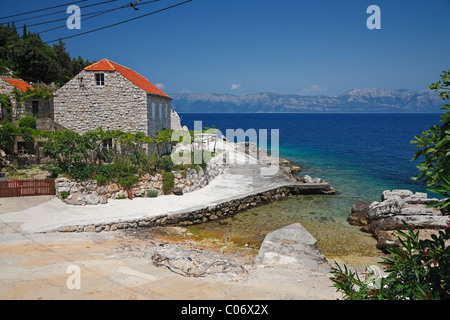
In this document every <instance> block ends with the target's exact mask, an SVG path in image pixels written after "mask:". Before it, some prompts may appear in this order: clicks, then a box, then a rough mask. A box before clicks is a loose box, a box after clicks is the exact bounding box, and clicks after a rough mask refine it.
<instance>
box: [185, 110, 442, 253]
mask: <svg viewBox="0 0 450 320" xmlns="http://www.w3.org/2000/svg"><path fill="white" fill-rule="evenodd" d="M180 117H181V122H182V124H183V125H187V126H188V127H189V129H193V128H194V121H202V125H203V127H213V126H214V127H215V128H217V129H219V130H221V131H222V133H224V134H225V131H226V129H239V128H240V129H243V130H247V129H250V128H253V129H256V130H258V129H268V131H269V132H270V129H279V143H280V146H279V152H280V156H281V157H283V158H287V159H289V160H292V161H294V162H296V163H297V164H298V165H299V166H301V167H302V168H303V171H302V172H301V173H300V175H304V174H308V175H311V176H313V177H320V178H322V179H324V180H326V181H328V182H330V183H331V185H332V186H333V187H334V188H335V189H336V190H337V191H338V194H337V195H336V196H333V197H328V196H326V197H323V196H313V197H311V196H298V197H295V199H289V200H286V201H280V202H279V203H278V202H277V203H274V204H270V205H268V206H267V207H265V208H264V209H261V208H259V209H252V210H249V211H250V213H249V214H247V216H248V219H252V221H255V219H256V218H255V217H259V218H258V219H259V220H261V221H259V220H258V222H257V223H256V226H255V230H245V231H244V233H248V232H253V233H252V235H254V239H255V242H256V243H257V242H258V241H262V239H263V238H264V235H265V234H267V232H270V231H271V230H272V229H273V230H274V229H276V228H278V227H282V226H284V225H286V224H289V223H291V222H296V221H299V222H301V223H302V224H304V225H305V227H306V225H308V224H309V223H312V225H310V228H308V227H307V229H308V230H309V231H310V232H311V233H312V234H313V235H314V236H315V237H316V238H317V239H318V242H319V247H320V245H321V243H322V245H323V246H324V244H325V242H326V241H329V242H330V243H327V245H326V246H324V248H323V249H324V251H326V252H328V253H329V254H330V255H332V256H336V255H346V254H350V253H352V252H353V253H354V254H357V249H355V248H353V249H349V250H350V252H342V250H337V249H336V250H334V249H332V248H330V246H333V244H332V242H333V241H334V246H340V244H338V243H337V242H336V241H338V240H336V239H334V240H333V239H331V238H330V237H328V236H325V235H326V234H330V230H328V231H327V230H325V231H324V230H323V229H324V228H325V229H326V228H331V229H333V230H334V231H335V232H337V233H342V232H344V233H345V232H347V231H348V230H347V229H345V230H342V229H340V228H346V227H348V223H347V221H346V219H347V217H348V215H349V214H350V210H351V207H352V205H353V204H354V203H356V202H357V201H359V200H364V201H379V199H380V196H381V192H382V191H383V190H386V189H390V190H392V189H410V190H412V191H421V192H426V191H425V190H424V188H423V187H420V186H419V185H418V184H417V183H415V182H413V181H412V180H411V177H413V176H415V175H417V173H418V170H417V168H416V165H418V164H419V163H418V161H414V162H413V161H411V159H412V157H413V153H414V150H415V149H414V145H412V144H411V143H410V141H411V140H413V139H414V135H417V134H421V132H422V131H425V130H428V129H429V128H430V127H431V126H432V125H434V124H438V123H439V120H440V115H439V114H229V113H224V114H194V113H182V114H180ZM430 196H435V195H433V194H430ZM266 211H267V212H266ZM274 212H277V214H274ZM248 219H245V214H243V215H242V216H241V214H238V215H236V216H235V217H233V218H230V220H229V221H228V222H226V221H225V222H226V223H224V222H223V221H222V224H220V226H219V225H217V228H220V229H221V230H224V232H225V233H227V232H228V233H230V234H233V235H235V236H236V237H238V235H237V234H238V231H237V230H238V229H239V227H242V228H244V227H243V225H244V224H248ZM267 221H269V222H267ZM240 223H241V224H242V226H239V225H240ZM259 223H260V224H261V225H260V226H259ZM252 224H254V223H252ZM206 225H208V224H206ZM269 225H270V227H269ZM202 228H214V225H211V226H206V227H205V226H203V227H202ZM227 228H230V230H228V231H227ZM236 228H237V229H236ZM336 228H337V229H336ZM335 229H336V230H335ZM314 230H316V231H314ZM352 230H354V228H353V229H352ZM358 232H360V231H359V230H358ZM314 233H315V234H314ZM324 237H325V238H324ZM348 237H351V235H350V234H349V235H348ZM348 237H347V238H348ZM319 238H320V239H319ZM329 238H330V239H329ZM341 240H342V239H341ZM355 241H360V239H359V240H356V239H355ZM341 242H342V241H341ZM345 243H346V244H342V246H343V248H342V249H344V247H345V246H348V242H345ZM325 247H326V248H325ZM352 250H353V251H352ZM355 250H356V251H355ZM338 251H339V252H338ZM344 251H345V250H344ZM361 254H362V253H361Z"/></svg>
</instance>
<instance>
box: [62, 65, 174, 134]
mask: <svg viewBox="0 0 450 320" xmlns="http://www.w3.org/2000/svg"><path fill="white" fill-rule="evenodd" d="M96 74H103V79H104V84H102V85H98V83H97V81H96V77H98V76H96ZM170 102H171V99H170V98H166V97H163V96H158V95H153V94H150V93H148V92H146V91H145V90H143V89H141V88H140V87H138V86H137V85H135V84H134V83H132V82H131V81H129V80H128V79H127V78H126V77H125V76H123V75H122V74H121V73H119V72H117V71H87V70H83V71H81V73H79V74H78V75H77V76H75V77H74V78H73V79H71V80H70V81H69V82H68V83H67V84H66V85H64V86H63V87H62V88H60V89H59V90H58V91H57V92H56V93H55V95H54V109H55V116H54V119H55V122H57V123H58V124H60V125H62V126H63V127H65V128H67V129H70V130H73V131H76V132H78V133H80V134H83V133H85V132H86V131H89V130H94V129H96V128H98V127H100V126H101V127H102V128H103V130H121V131H125V132H133V133H136V132H143V133H145V134H147V135H150V136H155V135H156V134H157V133H158V132H159V131H161V130H162V129H164V128H167V129H170V114H171V105H170Z"/></svg>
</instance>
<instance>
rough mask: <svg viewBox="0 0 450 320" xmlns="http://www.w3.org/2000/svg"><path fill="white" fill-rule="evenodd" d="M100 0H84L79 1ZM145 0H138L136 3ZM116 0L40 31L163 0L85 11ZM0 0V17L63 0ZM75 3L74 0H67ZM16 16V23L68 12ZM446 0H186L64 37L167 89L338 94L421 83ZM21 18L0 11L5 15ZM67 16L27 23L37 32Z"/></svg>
mask: <svg viewBox="0 0 450 320" xmlns="http://www.w3.org/2000/svg"><path fill="white" fill-rule="evenodd" d="M101 1H105V0H89V1H85V2H82V3H79V6H80V7H82V6H83V5H89V4H93V3H97V2H101ZM143 1H146V0H141V2H143ZM128 2H129V1H125V0H117V1H115V2H112V3H109V4H104V5H101V6H96V7H91V8H85V9H83V8H82V9H81V14H82V20H81V30H69V29H67V28H62V29H58V30H56V31H52V32H48V33H45V34H41V37H42V39H43V40H45V41H51V40H55V39H57V38H58V37H66V36H71V35H75V34H77V33H81V32H86V31H89V30H92V29H95V28H98V27H102V26H106V25H110V24H113V23H116V22H119V21H123V20H126V19H129V18H132V17H137V16H139V15H142V14H145V13H148V12H151V11H153V10H158V9H161V8H164V7H167V6H170V5H173V4H176V3H179V2H182V0H180V1H173V0H162V1H159V2H156V3H152V4H148V5H143V6H141V7H140V10H139V11H134V10H132V8H126V9H123V10H118V11H116V12H114V13H109V14H105V15H102V16H99V17H97V18H94V19H89V20H85V21H84V20H83V14H88V13H89V12H93V11H99V10H103V9H110V8H115V7H118V6H121V5H124V4H127V3H128ZM11 3H14V4H15V3H16V2H11V1H5V0H0V12H1V13H0V16H2V17H3V16H7V15H13V14H16V13H22V12H25V11H30V10H35V9H40V8H45V7H50V6H55V5H59V4H65V3H70V0H66V1H64V0H47V1H35V0H22V1H21V2H20V3H21V6H20V7H19V6H15V5H13V6H12V5H11ZM73 3H76V1H73ZM369 5H378V6H379V7H380V9H381V29H380V30H369V29H368V28H367V27H366V20H367V19H368V18H369V16H370V14H367V13H366V10H367V8H368V6H369ZM55 11H61V13H60V14H58V15H52V16H48V17H43V18H38V19H32V20H28V21H21V22H17V23H16V25H17V26H18V27H19V26H22V24H23V23H27V24H28V25H30V24H32V23H37V22H42V21H48V20H50V19H52V20H53V19H58V18H68V17H69V14H67V13H65V12H64V11H65V8H59V9H54V10H49V11H44V12H39V13H35V14H30V15H25V16H21V17H20V18H26V17H31V16H33V15H38V14H44V13H50V12H55ZM449 17H450V0H432V1H425V0H421V1H417V0H386V1H385V0H371V1H366V0H343V1H336V0H326V1H301V0H297V1H295V0H281V1H273V0H271V1H269V0H258V1H257V0H194V1H193V2H190V3H187V4H185V5H182V6H179V7H176V8H173V9H171V10H168V11H165V12H161V13H158V14H155V15H151V16H148V17H145V18H142V19H139V20H136V21H133V22H130V23H127V24H123V25H120V26H116V27H113V28H109V29H106V30H102V31H99V32H95V33H91V34H87V35H83V36H80V37H76V38H72V39H67V40H64V42H65V43H66V45H67V49H68V51H69V52H70V54H71V56H72V57H76V56H82V57H83V58H85V59H89V60H91V61H93V60H100V59H103V58H108V59H110V60H113V61H115V62H117V63H119V64H122V65H124V66H127V67H130V68H132V69H134V70H135V71H137V72H138V73H140V74H142V75H144V76H145V77H147V78H148V79H149V80H150V81H151V82H152V83H154V84H160V86H161V87H162V88H163V90H164V91H165V92H167V93H179V92H213V93H230V94H247V93H252V92H265V91H270V92H280V93H292V94H304V95H319V94H323V95H337V94H340V93H343V92H345V91H347V90H350V89H352V88H395V89H413V90H427V85H429V84H430V83H431V82H435V81H437V80H438V79H439V74H440V73H441V71H443V70H448V69H450V41H449V40H450V33H449V31H450V19H449ZM14 19H19V17H15V18H8V19H1V20H0V21H1V22H8V21H12V20H14ZM64 24H65V22H64V21H63V22H59V23H53V24H48V25H43V26H35V27H29V30H31V31H33V32H39V31H42V30H45V29H48V28H50V27H54V26H59V25H64Z"/></svg>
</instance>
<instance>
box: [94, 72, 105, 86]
mask: <svg viewBox="0 0 450 320" xmlns="http://www.w3.org/2000/svg"><path fill="white" fill-rule="evenodd" d="M97 77H101V78H100V79H98V78H97ZM95 85H96V86H99V87H104V86H105V73H104V72H96V73H95Z"/></svg>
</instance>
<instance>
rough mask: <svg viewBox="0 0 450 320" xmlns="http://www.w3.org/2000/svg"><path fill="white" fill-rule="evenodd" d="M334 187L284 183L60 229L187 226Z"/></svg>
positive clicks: (86, 230) (96, 230) (331, 192)
mask: <svg viewBox="0 0 450 320" xmlns="http://www.w3.org/2000/svg"><path fill="white" fill-rule="evenodd" d="M333 193H334V189H333V188H331V187H330V185H329V184H327V183H314V184H309V183H298V184H290V185H286V186H281V187H278V188H275V189H272V190H267V191H263V192H259V193H255V194H251V195H247V196H243V197H242V198H239V199H231V200H225V201H224V202H222V203H219V204H215V205H209V206H206V207H203V208H199V209H195V210H192V211H189V212H175V213H168V214H163V215H158V216H153V217H144V218H141V219H134V220H127V221H121V220H118V221H114V222H105V223H96V224H89V225H73V226H63V227H59V228H57V230H56V231H59V232H101V231H115V230H119V229H133V228H141V227H143V228H148V227H154V226H164V225H180V226H187V225H192V224H198V223H204V222H208V221H213V220H216V219H218V218H220V217H226V216H230V215H234V214H236V213H238V212H240V211H243V210H245V209H248V208H252V207H256V206H259V205H261V204H264V203H269V202H272V201H274V200H279V199H282V198H285V197H289V196H292V195H297V194H333Z"/></svg>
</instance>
